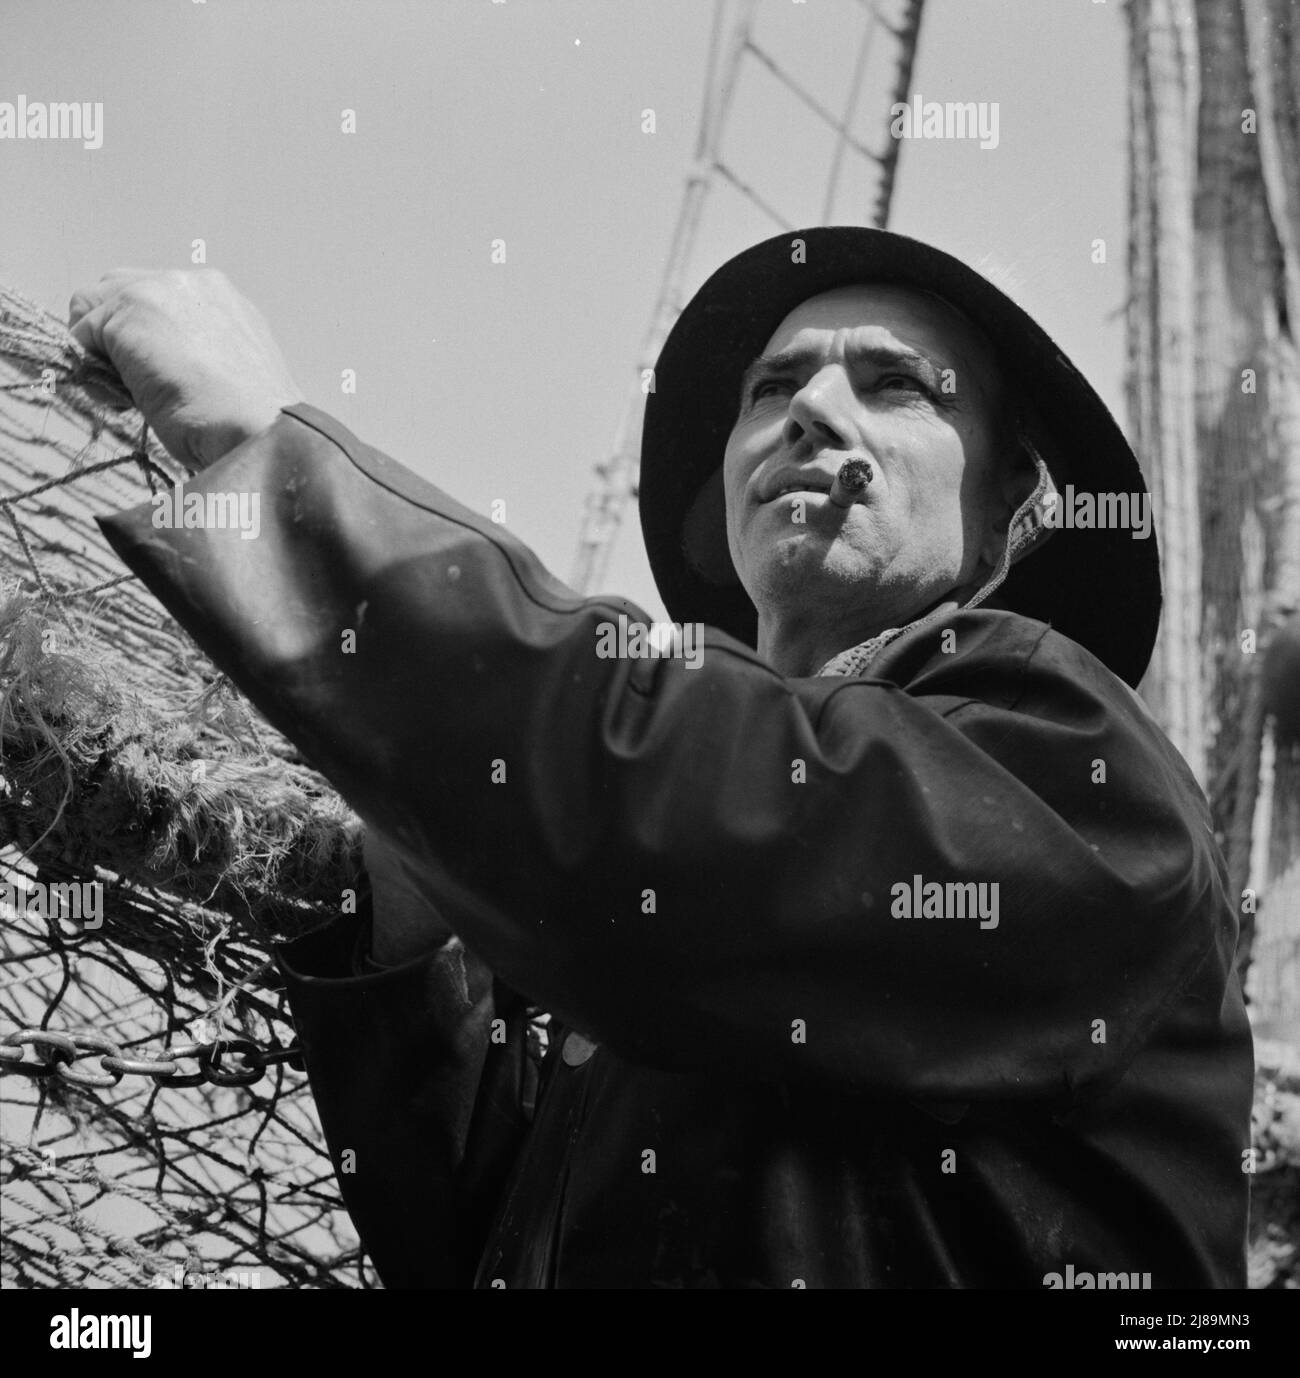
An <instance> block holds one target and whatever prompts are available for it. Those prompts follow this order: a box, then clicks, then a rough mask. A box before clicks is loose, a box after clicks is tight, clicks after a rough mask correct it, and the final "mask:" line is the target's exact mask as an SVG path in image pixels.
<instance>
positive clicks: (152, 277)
mask: <svg viewBox="0 0 1300 1378" xmlns="http://www.w3.org/2000/svg"><path fill="white" fill-rule="evenodd" d="M68 324H69V326H70V327H71V328H72V334H73V335H74V337H75V338H76V339H77V341H78V342H79V343H80V344H81V345H82V346H83V347H84V348H85V349H87V350H89V351H91V352H92V353H96V354H101V355H104V356H105V357H107V359H108V360H109V361H110V362H111V363H112V365H113V367H114V368H115V369H116V370H117V372H118V374H119V376H120V377H121V379H122V381H123V383H125V384H126V387H127V390H128V391H129V392H130V394H131V396H132V398H133V399H134V400H135V404H136V406H137V407H138V408H139V409H140V412H141V414H142V415H143V416H144V419H145V420H146V421H147V422H148V423H149V425H150V426H151V427H152V428H153V431H154V433H155V434H156V435H157V436H158V438H159V440H161V441H162V443H163V444H164V445H165V446H166V447H167V449H168V452H169V453H170V454H171V455H173V456H174V457H175V458H176V459H177V460H179V461H180V462H181V463H182V464H185V465H187V466H189V467H191V468H195V469H202V468H205V467H206V466H207V465H209V464H212V463H214V462H215V461H216V460H218V459H220V458H221V456H222V455H224V454H226V453H227V452H228V451H230V450H233V449H234V448H235V446H236V445H239V444H241V443H242V442H243V441H245V440H247V439H248V438H249V437H250V436H254V435H257V434H258V432H259V431H263V430H265V429H266V427H267V426H269V425H270V424H271V423H272V422H273V421H274V420H275V418H276V415H277V413H278V412H279V410H280V408H281V407H287V406H292V405H293V404H294V403H295V402H301V401H302V400H303V398H302V393H301V391H300V390H299V389H298V386H297V384H295V383H294V381H293V379H292V377H290V375H289V369H288V366H287V365H286V364H285V361H284V356H283V355H282V354H281V353H280V350H279V347H278V346H277V345H276V343H275V340H274V339H272V337H271V331H270V328H269V327H268V325H267V323H266V321H265V320H264V319H263V318H262V316H261V313H260V312H259V311H258V310H257V308H256V307H255V306H254V305H253V304H252V302H250V301H248V300H247V299H246V298H245V297H242V296H241V295H240V294H239V293H238V292H237V291H236V290H235V288H234V287H233V286H232V285H231V283H230V281H229V279H228V278H227V277H226V275H225V274H224V273H221V272H218V271H216V270H215V269H211V268H202V269H198V270H197V271H193V272H145V271H142V270H140V269H132V268H124V269H119V270H117V271H116V272H112V273H108V274H106V275H105V276H104V277H102V278H100V280H99V282H98V283H97V284H96V285H95V286H94V287H88V288H83V289H82V290H80V291H77V292H74V293H73V295H72V301H71V303H70V305H69V308H68Z"/></svg>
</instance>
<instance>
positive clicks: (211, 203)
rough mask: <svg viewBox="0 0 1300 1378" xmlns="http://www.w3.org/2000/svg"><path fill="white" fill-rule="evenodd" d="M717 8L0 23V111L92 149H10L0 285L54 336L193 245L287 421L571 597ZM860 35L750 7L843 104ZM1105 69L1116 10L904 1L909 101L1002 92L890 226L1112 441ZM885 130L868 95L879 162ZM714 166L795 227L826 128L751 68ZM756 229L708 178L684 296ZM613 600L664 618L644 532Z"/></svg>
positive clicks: (848, 13)
mask: <svg viewBox="0 0 1300 1378" xmlns="http://www.w3.org/2000/svg"><path fill="white" fill-rule="evenodd" d="M712 12H713V5H712V3H710V2H708V0H505V3H492V0H437V2H436V3H432V2H430V0H424V2H423V3H419V2H418V0H417V2H411V0H347V2H346V3H343V2H342V0H207V2H206V3H190V0H6V3H5V8H4V17H3V21H2V25H3V46H2V47H0V101H16V99H17V97H18V95H19V94H23V95H25V96H27V98H28V99H29V100H32V101H36V100H42V101H56V100H57V101H102V102H103V105H104V138H103V146H102V148H99V149H97V150H86V149H83V148H82V147H81V146H80V145H79V144H73V143H61V142H54V141H43V142H42V141H25V140H24V141H12V140H2V141H0V193H2V195H0V217H2V218H0V277H3V278H4V279H5V281H7V282H8V283H9V284H10V285H11V286H14V287H17V288H19V289H20V290H22V291H24V292H26V293H27V295H29V296H32V297H34V298H36V299H37V300H38V301H40V302H42V304H44V305H46V306H48V307H50V308H51V309H53V310H55V311H57V312H59V313H60V314H62V313H63V312H64V311H65V309H66V303H67V299H68V297H69V295H70V294H71V292H72V290H73V289H74V288H75V287H77V286H79V285H82V284H84V283H86V282H91V281H93V280H94V279H95V278H97V277H98V276H99V275H100V274H101V273H103V272H105V271H107V270H108V269H110V268H113V267H118V266H123V265H127V266H145V267H151V266H158V267H186V266H188V265H189V263H190V255H191V242H192V241H193V240H195V239H200V238H201V239H203V240H204V241H206V247H207V262H208V264H209V265H210V266H214V267H220V268H222V269H224V270H225V271H226V272H227V273H228V274H229V275H230V276H231V277H232V278H233V279H234V281H235V282H236V284H237V285H238V286H239V287H240V288H241V289H242V290H243V291H244V292H245V293H246V294H247V295H248V296H249V297H251V298H252V300H253V301H254V302H256V303H257V304H258V305H259V306H260V307H261V309H262V310H263V311H264V312H265V314H266V315H267V317H268V318H269V320H270V321H271V324H272V327H273V328H274V330H275V332H276V335H277V337H278V338H279V340H280V342H281V344H282V347H283V348H284V351H285V353H286V355H287V357H288V358H289V360H290V363H291V366H292V368H293V370H294V373H295V375H296V377H297V379H298V381H299V383H300V384H301V386H302V388H303V390H304V392H305V394H306V397H307V400H309V401H311V402H313V403H315V404H316V405H318V406H320V407H322V408H324V409H325V410H327V411H329V412H332V413H333V414H334V415H336V416H337V417H339V419H340V420H342V421H343V422H344V423H345V424H347V425H348V426H350V427H351V428H352V429H353V430H355V431H356V432H357V433H358V434H359V435H360V436H361V438H362V439H364V440H367V441H369V442H370V443H372V444H374V445H377V446H379V447H380V448H381V449H384V450H386V451H387V452H389V453H390V454H392V455H393V456H394V457H396V458H398V459H400V460H401V461H402V462H404V463H406V464H408V465H409V466H410V467H411V468H413V469H415V470H416V471H417V472H419V473H421V474H423V475H425V476H426V477H428V478H429V479H431V480H432V481H434V482H436V483H438V484H440V485H441V486H443V487H445V488H446V489H448V490H449V491H450V492H452V493H453V494H454V495H455V496H456V497H458V498H459V499H461V500H462V501H464V502H466V503H468V504H469V505H470V506H472V507H475V508H477V509H479V510H482V511H485V512H486V511H487V510H488V507H489V505H490V504H491V502H492V501H493V500H494V499H504V500H505V503H506V516H507V521H508V525H509V526H510V528H511V529H512V530H513V531H515V532H516V534H518V535H519V536H521V537H522V539H524V540H525V541H527V542H528V543H529V544H530V545H532V546H533V548H534V549H535V550H536V551H537V552H538V554H539V555H540V556H541V557H542V559H543V560H544V561H545V562H546V563H547V564H548V565H549V566H550V567H551V568H552V570H554V572H555V573H557V574H558V575H559V576H560V577H562V578H564V577H567V575H568V573H569V570H570V567H571V564H572V559H573V554H574V548H575V543H576V539H577V534H578V530H579V525H580V522H581V516H582V510H583V500H584V498H585V495H586V493H587V491H588V488H589V487H590V484H591V469H592V465H593V463H594V462H595V461H596V460H598V459H599V458H601V457H602V456H603V455H604V454H605V453H606V452H607V450H608V449H609V447H610V445H611V443H612V440H613V436H614V432H615V429H616V426H617V422H618V419H619V416H620V413H621V411H622V409H623V407H624V405H625V402H626V399H627V395H628V389H629V387H630V386H631V385H632V382H633V378H634V372H633V370H634V365H635V362H636V351H637V348H638V345H639V343H640V341H641V338H642V336H643V334H644V331H645V328H646V325H647V322H648V319H649V314H650V310H651V307H652V304H653V302H654V298H655V293H656V289H657V286H658V282H659V279H660V275H661V272H662V269H663V264H664V259H665V256H666V254H667V251H668V246H669V241H670V237H671V233H672V229H673V225H674V222H675V220H676V216H677V210H678V206H679V204H680V201H681V195H682V189H683V177H684V174H685V172H686V171H687V169H688V167H689V164H690V160H691V157H692V149H693V144H694V139H695V133H696V127H697V123H698V117H699V105H700V97H701V93H702V89H703V74H704V66H705V57H706V51H707V43H708V35H709V30H710V24H711V19H712ZM864 23H865V10H864V8H863V6H862V4H861V3H860V0H806V2H804V0H760V4H759V8H758V25H757V30H756V36H757V38H758V41H759V42H760V43H761V44H763V45H764V46H765V47H766V48H767V49H768V50H769V51H770V52H771V53H772V55H773V56H774V57H776V58H777V60H778V61H779V62H781V64H782V65H783V66H785V67H786V68H787V69H788V70H789V71H790V72H791V73H792V74H794V75H795V76H796V78H797V79H798V80H800V81H801V82H802V83H804V84H805V85H807V86H809V87H811V88H812V89H813V90H814V91H815V92H817V94H818V96H819V98H820V99H821V100H822V101H823V102H824V103H825V104H826V105H827V106H829V107H831V108H833V109H839V108H840V107H841V106H842V103H843V101H844V97H845V93H846V90H847V86H848V83H849V76H850V71H851V64H852V57H853V53H854V50H855V46H856V44H857V41H858V38H859V36H860V34H861V31H862V27H863V25H864ZM1124 46H1125V44H1124V23H1123V14H1122V10H1121V6H1120V4H1119V3H1118V0H1108V2H1107V0H1100V2H1099V0H929V3H928V4H927V6H926V16H925V21H924V24H923V28H922V36H921V45H920V50H919V57H918V61H917V65H916V69H915V72H914V80H913V87H914V90H915V91H917V92H919V93H920V94H921V95H922V96H923V97H925V98H926V99H934V100H962V101H967V100H971V101H996V102H998V105H999V142H998V146H997V147H996V148H994V149H982V148H980V147H979V145H978V143H976V142H973V141H972V142H946V143H945V142H938V141H912V142H909V143H907V144H906V145H905V146H904V148H903V152H902V165H901V169H900V175H899V186H898V190H897V194H896V198H895V204H894V215H893V218H892V220H891V228H893V229H896V230H900V231H902V232H904V233H907V234H913V235H916V236H918V237H919V238H923V239H928V240H930V241H932V242H934V243H936V244H938V245H940V246H941V247H943V248H946V249H948V250H950V251H951V252H954V253H956V254H958V255H959V256H961V257H963V258H966V259H967V260H968V261H970V262H972V263H973V264H975V265H976V266H979V267H981V268H982V269H983V270H984V271H986V272H987V273H989V275H990V276H992V277H993V278H994V280H995V281H997V282H998V283H999V285H1002V286H1004V287H1005V288H1007V289H1008V290H1010V291H1011V292H1012V294H1013V295H1014V296H1016V297H1017V298H1018V299H1019V300H1020V301H1021V302H1022V304H1023V305H1025V306H1026V307H1027V308H1028V309H1029V310H1030V311H1031V312H1032V313H1033V314H1035V315H1036V316H1037V317H1038V319H1039V320H1040V321H1041V322H1042V324H1043V325H1044V326H1045V327H1046V328H1047V330H1048V331H1049V333H1051V334H1053V335H1054V336H1055V338H1056V339H1057V340H1058V341H1059V343H1060V344H1061V345H1062V346H1063V348H1064V349H1065V350H1066V351H1067V352H1068V353H1069V354H1070V355H1071V356H1072V357H1073V358H1074V360H1075V362H1076V363H1077V364H1078V365H1079V366H1080V367H1081V368H1082V369H1083V371H1084V372H1085V374H1087V375H1088V376H1089V377H1090V378H1091V379H1092V380H1093V381H1094V383H1095V384H1096V385H1097V386H1098V387H1099V389H1100V391H1101V392H1102V394H1103V396H1104V397H1106V399H1107V400H1108V402H1109V403H1110V404H1111V406H1112V409H1113V410H1116V413H1117V415H1120V416H1121V420H1122V413H1121V412H1120V410H1119V406H1120V401H1121V370H1122V363H1123V358H1122V349H1123V333H1122V325H1121V322H1120V320H1119V319H1118V316H1117V312H1118V311H1119V309H1120V307H1121V304H1122V301H1123V295H1124V209H1125V207H1124V178H1125V154H1124V133H1125V111H1124V101H1125V68H1124V61H1125V54H1124ZM886 106H887V101H886V99H885V97H884V95H883V93H882V92H881V91H880V90H879V89H875V90H872V91H868V92H866V93H865V94H864V96H863V98H862V102H861V106H860V119H859V122H858V128H859V130H860V131H861V132H862V133H863V134H864V137H867V138H869V139H870V140H871V141H872V142H878V136H879V134H880V132H881V126H880V124H879V123H878V121H882V120H883V119H884V117H885V111H886ZM345 108H351V109H353V110H355V111H356V123H357V129H356V133H355V134H350V135H348V134H343V133H342V132H341V128H340V126H341V112H342V110H343V109H345ZM646 108H651V109H653V110H654V111H655V124H656V130H655V132H654V133H653V134H646V133H643V132H642V111H643V110H644V109H646ZM723 152H724V157H725V159H726V161H727V163H728V165H729V166H731V167H732V168H733V169H734V170H735V171H736V173H737V175H738V176H739V177H741V178H742V179H743V180H744V181H746V182H748V183H751V184H752V185H753V186H754V187H755V188H756V189H758V190H760V191H761V193H762V195H763V196H764V197H765V198H766V199H767V200H769V201H771V202H773V203H774V204H775V205H776V206H778V207H779V208H780V210H781V211H782V213H783V214H784V216H785V217H786V218H787V219H788V220H790V221H791V222H793V223H795V224H808V223H815V222H817V221H818V220H820V218H821V206H822V197H823V192H824V187H825V180H826V171H827V167H828V164H829V158H830V141H829V138H828V137H827V136H826V135H825V134H824V133H823V132H822V131H821V129H820V127H819V126H818V125H817V123H816V121H815V120H814V119H813V118H812V117H811V116H810V115H809V114H808V113H807V111H806V110H805V109H804V108H803V107H802V106H801V105H800V104H799V103H798V101H797V100H796V99H795V98H794V97H792V96H791V95H790V94H789V93H788V92H787V91H786V90H784V88H782V87H781V86H780V84H779V83H778V82H776V81H775V80H774V79H773V78H772V77H771V76H770V75H769V74H768V73H766V72H765V71H764V69H763V68H762V67H761V65H760V64H759V63H757V62H754V61H752V60H751V61H750V62H749V63H748V64H747V65H746V66H745V67H744V68H743V69H742V74H741V79H740V82H739V83H738V87H737V91H736V99H735V107H734V112H733V117H732V119H731V121H730V122H729V125H728V131H727V137H726V141H725V144H724V149H723ZM842 192H843V194H842V196H841V198H840V199H839V201H838V202H837V204H836V209H835V214H834V216H833V219H834V220H835V221H837V222H841V223H843V222H851V221H860V222H865V220H866V218H867V214H868V207H869V203H870V197H871V192H872V187H871V184H870V179H869V176H868V171H867V169H866V168H865V167H864V166H863V165H862V164H861V163H860V162H858V161H857V160H856V159H851V160H850V162H849V163H848V164H846V167H845V181H844V184H843V187H842ZM777 228H778V227H777V226H776V225H774V224H773V223H772V222H771V221H770V220H768V219H767V218H766V217H765V216H764V215H763V214H762V213H761V212H760V211H759V210H758V209H756V208H755V207H754V206H753V205H752V204H751V203H750V202H749V201H747V200H746V199H745V198H744V197H742V196H740V195H739V194H738V193H737V192H736V191H735V190H734V189H732V188H731V187H729V186H727V185H726V184H719V185H718V186H717V188H716V189H715V190H714V192H713V193H712V195H711V196H710V199H709V202H708V204H707V207H706V211H705V215H704V219H703V223H702V225H701V231H700V235H699V239H698V241H697V245H696V251H695V253H694V255H693V258H692V262H691V273H690V281H689V285H690V286H691V287H694V286H695V285H698V283H699V282H701V281H702V280H703V278H704V277H705V276H706V275H707V274H708V272H709V271H711V270H712V269H713V268H714V267H716V266H717V265H718V264H719V263H720V262H722V261H723V259H725V258H726V257H728V256H729V255H730V254H732V253H734V252H736V251H737V250H739V249H741V248H743V247H744V246H745V245H747V244H749V243H752V242H754V241H756V240H758V239H761V238H765V237H766V236H767V235H769V234H771V233H774V232H775V231H776V229H777ZM494 239H504V240H505V241H506V251H507V261H506V262H505V263H504V264H494V263H493V262H492V261H491V243H492V241H493V240H494ZM1095 239H1104V240H1105V241H1106V246H1107V262H1106V263H1105V264H1097V263H1094V262H1093V241H1094V240H1095ZM349 368H350V369H355V370H356V374H357V392H356V395H355V396H345V395H343V393H342V392H341V375H342V371H343V370H344V369H349ZM606 583H607V586H608V588H609V590H610V591H612V592H617V593H621V594H624V595H627V596H630V597H633V598H635V599H636V600H637V601H638V602H640V603H642V604H643V605H644V606H646V607H647V608H648V609H649V610H650V611H651V612H652V613H653V614H654V615H655V616H661V615H662V605H661V604H660V602H659V600H658V598H657V596H656V595H655V594H654V592H653V585H652V583H651V581H650V577H649V573H648V570H647V568H646V565H645V560H644V555H643V552H642V550H641V544H640V537H639V531H637V530H636V529H635V528H633V529H630V530H625V532H624V535H623V537H622V539H621V540H620V542H619V546H618V549H617V552H616V557H615V560H614V563H613V566H612V569H611V573H610V576H609V578H608V579H607V581H606Z"/></svg>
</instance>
